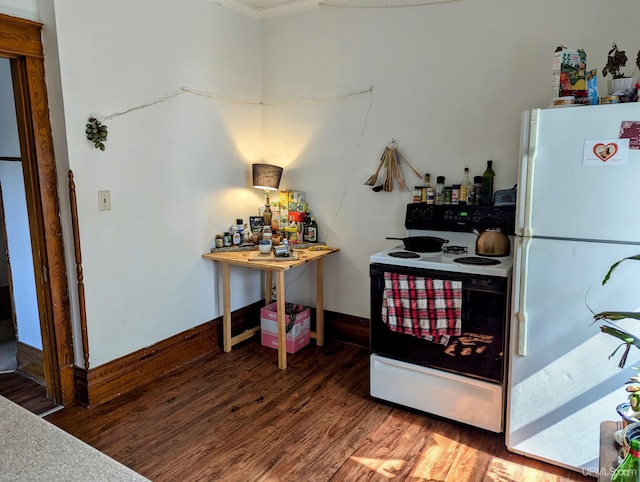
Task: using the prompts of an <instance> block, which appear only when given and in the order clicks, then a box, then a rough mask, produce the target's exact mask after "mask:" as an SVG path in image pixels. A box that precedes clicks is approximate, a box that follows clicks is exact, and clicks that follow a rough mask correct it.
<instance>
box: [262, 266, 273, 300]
mask: <svg viewBox="0 0 640 482" xmlns="http://www.w3.org/2000/svg"><path fill="white" fill-rule="evenodd" d="M272 286H273V271H269V270H265V272H264V299H265V301H266V303H267V304H268V305H269V304H271V301H273V300H272V299H271V287H272Z"/></svg>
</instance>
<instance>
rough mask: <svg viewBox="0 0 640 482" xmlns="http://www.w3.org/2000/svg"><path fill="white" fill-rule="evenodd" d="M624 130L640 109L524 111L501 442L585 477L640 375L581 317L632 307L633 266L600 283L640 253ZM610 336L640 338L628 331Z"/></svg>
mask: <svg viewBox="0 0 640 482" xmlns="http://www.w3.org/2000/svg"><path fill="white" fill-rule="evenodd" d="M628 121H631V122H633V121H638V122H640V103H633V104H630V103H629V104H616V105H599V106H575V107H567V108H555V109H554V108H547V109H534V110H531V111H528V112H525V113H524V115H523V122H522V134H521V149H520V150H521V152H520V155H521V163H520V171H519V180H518V200H517V214H516V237H515V241H514V274H513V285H512V311H511V323H510V343H509V344H510V354H509V371H508V392H507V411H506V433H505V438H506V444H507V447H508V449H509V450H511V451H512V452H515V453H518V454H522V455H526V456H529V457H531V458H535V459H538V460H543V461H546V462H549V463H552V464H555V465H558V466H561V467H565V468H570V469H573V470H575V471H577V472H582V473H583V474H585V475H592V476H597V475H598V454H599V433H600V423H601V422H602V421H606V420H618V419H619V416H618V415H617V413H616V406H617V405H618V404H620V403H623V402H625V401H627V393H626V392H625V390H624V382H625V381H626V380H628V379H629V377H630V376H631V375H633V374H635V372H634V371H633V370H632V369H631V367H634V366H640V351H638V350H636V349H635V348H632V349H631V351H630V354H629V358H628V361H627V365H626V368H625V369H620V368H618V361H619V358H620V355H621V353H622V351H623V348H624V347H623V348H621V349H620V350H619V351H618V352H617V353H616V355H615V356H613V357H611V359H609V356H610V355H611V354H612V353H613V352H614V350H615V348H616V347H617V346H618V345H619V344H620V343H619V341H618V340H617V339H616V338H613V337H611V336H609V335H606V334H604V333H601V332H600V329H599V326H600V325H601V324H603V323H604V322H596V323H594V320H593V315H592V312H591V311H590V310H593V312H596V313H597V312H601V311H605V310H616V311H638V310H639V307H640V262H637V261H626V262H624V263H622V264H621V265H620V266H619V267H618V269H616V271H615V272H614V274H613V276H612V277H611V280H610V281H609V282H608V283H607V284H605V285H604V286H603V285H602V279H603V278H604V275H605V274H606V273H607V271H608V269H609V267H610V266H611V265H612V264H613V263H614V262H616V261H617V260H619V259H621V258H624V257H627V256H632V255H636V254H640V150H636V149H629V150H628V151H625V148H624V142H625V141H624V140H622V141H617V139H618V138H619V136H620V135H621V126H622V123H623V122H624V123H625V126H627V127H628V126H629V123H628ZM625 135H626V134H625ZM637 141H638V139H636V140H635V141H633V140H632V142H631V144H632V145H633V144H635V143H636V142H637ZM615 144H620V145H618V146H617V147H618V150H617V152H616V153H615V154H612V152H613V148H614V147H615ZM607 147H609V148H610V149H608V150H607ZM599 156H600V157H599ZM607 156H611V157H607ZM594 157H595V158H596V159H594ZM605 158H606V159H605ZM596 161H599V162H596ZM619 326H621V327H623V328H625V329H627V331H631V332H632V333H636V334H638V335H640V322H638V321H635V322H634V321H633V320H624V321H622V322H620V325H619Z"/></svg>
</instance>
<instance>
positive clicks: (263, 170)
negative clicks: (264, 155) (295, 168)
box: [251, 164, 282, 226]
mask: <svg viewBox="0 0 640 482" xmlns="http://www.w3.org/2000/svg"><path fill="white" fill-rule="evenodd" d="M251 167H252V170H253V187H255V188H258V189H264V197H265V207H264V213H263V214H262V219H263V220H264V225H265V226H271V217H272V213H271V206H270V202H269V191H277V190H278V187H279V186H280V178H281V177H282V168H281V167H278V166H274V165H272V164H253V165H252V166H251Z"/></svg>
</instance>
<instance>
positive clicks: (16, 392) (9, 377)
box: [0, 372, 57, 415]
mask: <svg viewBox="0 0 640 482" xmlns="http://www.w3.org/2000/svg"><path fill="white" fill-rule="evenodd" d="M0 395H2V396H3V397H5V398H8V399H9V400H11V401H12V402H14V403H16V404H18V405H20V406H21V407H23V408H25V409H27V410H29V411H30V412H32V413H35V414H36V415H41V414H44V413H47V412H49V411H50V410H53V409H54V408H56V406H57V405H56V404H55V403H53V401H52V400H50V399H49V398H47V394H46V389H45V387H43V386H42V385H40V384H39V383H37V382H35V381H33V380H31V379H30V378H27V377H26V376H24V375H21V374H20V373H19V372H10V373H0Z"/></svg>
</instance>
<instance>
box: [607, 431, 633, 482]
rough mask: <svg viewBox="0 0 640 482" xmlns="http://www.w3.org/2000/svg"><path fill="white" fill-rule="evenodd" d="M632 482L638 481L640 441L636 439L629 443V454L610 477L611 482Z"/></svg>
mask: <svg viewBox="0 0 640 482" xmlns="http://www.w3.org/2000/svg"><path fill="white" fill-rule="evenodd" d="M632 481H633V482H636V481H640V440H637V439H632V440H631V441H630V442H629V453H628V454H627V456H626V457H625V459H624V460H623V461H622V463H621V464H620V465H619V466H618V468H616V470H614V471H613V474H612V475H611V482H632Z"/></svg>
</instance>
